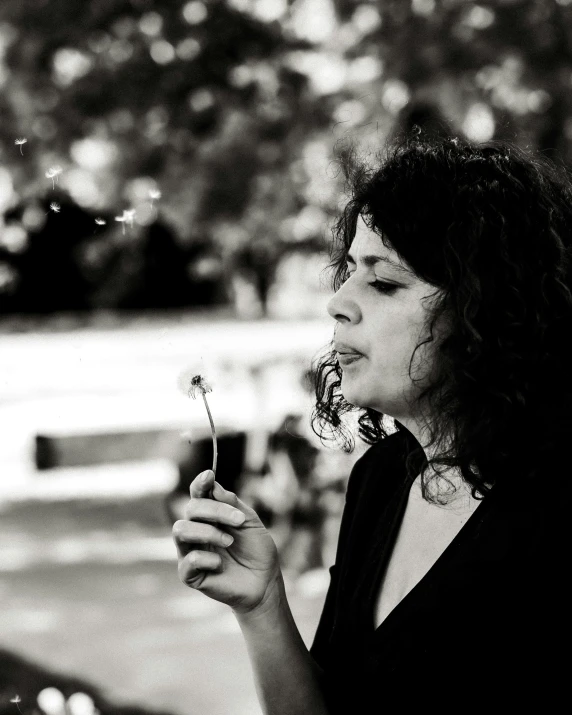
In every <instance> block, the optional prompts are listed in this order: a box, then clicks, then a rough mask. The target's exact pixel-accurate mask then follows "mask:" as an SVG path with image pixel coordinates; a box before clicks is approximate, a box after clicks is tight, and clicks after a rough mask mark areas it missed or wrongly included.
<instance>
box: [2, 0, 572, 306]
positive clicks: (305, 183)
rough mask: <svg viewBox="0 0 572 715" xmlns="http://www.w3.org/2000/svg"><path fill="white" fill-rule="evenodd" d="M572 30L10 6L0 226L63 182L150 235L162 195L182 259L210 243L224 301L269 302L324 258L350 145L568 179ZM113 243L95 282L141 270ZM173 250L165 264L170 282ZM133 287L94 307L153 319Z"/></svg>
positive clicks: (132, 253) (414, 14)
mask: <svg viewBox="0 0 572 715" xmlns="http://www.w3.org/2000/svg"><path fill="white" fill-rule="evenodd" d="M571 30H572V2H570V0H495V2H492V1H491V0H482V1H480V2H474V1H473V0H383V1H382V0H377V1H375V2H365V1H359V0H208V1H206V0H205V1H203V0H188V1H185V0H166V1H165V2H162V3H160V4H159V3H157V2H156V1H155V0H107V2H105V3H101V2H98V1H97V0H89V1H88V2H87V3H82V4H81V5H78V4H77V3H73V2H72V0H51V2H50V3H49V4H48V3H47V0H4V1H3V3H2V4H1V5H0V87H1V88H2V92H1V93H0V119H1V121H0V161H1V162H2V163H3V164H4V166H6V167H8V169H9V172H10V176H9V177H8V178H7V177H6V176H3V175H1V167H0V194H1V193H2V190H3V189H4V192H5V193H6V195H7V196H8V198H4V199H3V200H2V199H0V213H1V212H2V210H3V207H7V209H9V208H10V206H11V204H10V201H12V203H15V202H16V203H17V201H21V202H23V203H24V204H26V205H28V203H30V202H33V201H36V200H37V199H40V200H42V201H43V202H44V203H49V199H50V196H52V195H53V191H54V188H53V181H52V180H50V179H49V178H47V177H46V171H49V169H50V167H54V166H57V165H60V166H61V167H62V173H61V176H59V179H58V184H56V187H57V188H58V189H59V190H60V191H61V192H66V193H67V194H68V196H69V197H70V199H71V200H73V201H74V202H75V203H77V204H78V205H79V206H80V207H81V208H82V209H83V210H85V211H87V212H91V214H92V218H93V217H94V216H96V215H98V214H105V215H106V216H107V215H109V216H110V217H112V216H113V215H116V214H117V213H121V211H122V210H124V209H125V208H126V207H132V208H135V209H136V213H137V216H138V219H137V220H138V221H139V224H140V226H139V227H141V226H149V225H150V224H151V223H152V222H153V220H155V218H156V215H154V214H153V211H154V210H156V209H157V206H155V207H154V208H152V209H150V208H149V191H150V190H157V189H158V188H160V190H161V198H159V199H157V205H160V210H161V217H162V220H163V221H164V222H165V223H166V224H167V225H168V226H169V227H171V228H172V229H173V230H174V232H175V239H176V242H178V245H180V247H181V250H183V252H184V248H185V247H187V248H190V247H191V246H192V245H193V244H195V243H197V242H199V243H202V242H203V241H205V240H206V241H207V242H210V243H212V245H213V261H215V262H216V261H217V260H218V261H219V262H220V266H221V269H222V273H221V274H219V280H220V284H221V285H230V284H231V282H232V276H233V274H234V273H235V272H236V271H237V270H240V271H241V272H242V273H243V274H244V275H249V276H250V280H251V281H252V282H253V284H254V285H255V286H256V287H257V291H258V293H259V298H260V302H261V304H262V305H264V304H265V302H266V295H267V292H268V288H269V285H270V284H271V283H272V280H273V276H274V274H275V268H276V265H277V263H278V262H279V261H280V260H281V256H282V255H283V253H284V251H285V250H287V246H288V244H291V243H292V242H296V241H300V240H306V239H307V238H312V239H319V240H322V242H323V239H324V234H325V231H324V228H325V226H326V225H327V220H328V217H330V216H331V215H333V214H334V213H335V212H336V211H337V210H338V208H339V199H340V191H341V180H342V176H341V175H340V173H339V172H337V170H336V169H335V161H332V160H333V159H334V158H335V152H336V151H342V152H343V149H344V146H345V145H346V143H358V144H360V145H361V146H363V148H364V149H365V150H366V151H367V150H368V149H376V148H378V147H379V146H380V145H381V144H382V143H383V141H384V140H385V138H386V137H387V136H389V135H390V134H391V133H392V132H395V131H397V130H398V129H404V130H406V131H409V130H411V129H412V128H413V127H414V126H415V125H419V126H424V127H425V128H426V129H429V130H430V131H431V132H434V133H437V134H447V133H456V132H457V133H459V132H460V133H462V134H464V135H466V136H467V137H469V138H471V139H474V140H476V141H485V140H487V139H490V138H493V137H494V138H501V139H502V138H509V139H513V140H516V141H518V142H519V143H521V144H524V145H530V146H532V147H533V148H540V149H541V150H542V151H544V152H546V153H547V154H548V155H550V156H552V157H553V158H555V159H561V160H562V161H564V162H570V160H571V151H572V149H571V147H570V138H571V137H572V121H571V120H570V109H571V107H570V103H571V98H570V92H571V89H572V82H571V77H572V50H571V46H570V36H571ZM18 137H20V138H25V139H27V142H26V143H25V144H23V145H15V143H14V142H15V140H16V139H17V138H18ZM10 192H11V193H12V199H10V195H11V194H10ZM139 217H141V219H140V220H139ZM52 218H54V219H55V218H63V214H62V215H61V216H59V217H51V219H52ZM51 219H50V220H51ZM110 220H113V219H112V218H111V219H110ZM320 222H321V223H320ZM320 226H321V227H320ZM0 228H1V227H0ZM26 230H27V229H26ZM112 233H113V232H111V231H108V230H107V229H106V230H102V231H100V232H98V233H97V234H96V236H95V238H94V239H93V241H92V242H91V243H93V244H96V243H97V244H101V247H93V246H91V247H90V248H89V251H88V255H89V256H90V258H91V259H94V256H97V257H98V260H95V264H96V266H97V265H100V264H101V265H106V263H105V258H106V257H107V259H109V260H112V259H113V260H115V261H118V263H117V270H118V271H120V272H121V271H122V270H125V271H129V270H130V271H132V273H133V272H137V271H139V270H144V269H143V265H144V262H145V261H144V259H143V258H142V256H143V255H144V254H145V251H146V250H148V249H143V244H144V243H145V241H146V240H148V239H147V238H145V233H144V231H141V230H132V231H131V242H128V241H126V242H125V245H123V246H122V247H121V248H119V247H118V246H117V245H115V244H116V243H117V241H116V239H115V238H114V239H111V238H110V235H111V234H112ZM114 235H115V234H114ZM164 235H165V240H166V241H167V242H168V240H169V239H167V238H166V234H164ZM9 238H10V241H12V248H10V249H9V250H8V251H7V254H6V255H5V256H4V257H3V256H2V255H0V293H1V294H2V295H3V296H4V298H5V304H6V305H7V304H8V303H9V302H10V301H12V303H13V298H14V296H15V291H17V290H18V285H20V283H21V275H20V273H21V271H22V270H24V268H23V266H24V265H25V266H27V268H26V270H28V268H29V266H30V265H31V264H30V263H26V262H25V261H24V256H25V254H26V253H27V252H28V250H32V249H31V246H32V241H29V242H28V243H26V245H23V246H21V247H20V248H19V249H18V250H17V251H15V250H14V248H13V246H14V245H15V244H16V243H18V240H20V242H21V243H22V241H23V240H24V239H22V238H21V234H20V238H18V234H17V227H16V228H14V227H12V228H11V233H10V235H9ZM137 242H139V243H140V244H141V245H140V246H137V245H135V244H137ZM1 243H2V241H1V240H0V252H1V250H2V246H1ZM24 243H25V241H24ZM65 245H66V244H65V242H63V243H62V250H63V247H64V246H65ZM82 245H83V243H82ZM90 245H91V244H90ZM113 246H115V247H114V248H113ZM69 248H70V249H71V248H72V247H71V244H69ZM74 250H75V249H74ZM170 251H171V253H170ZM172 251H175V252H176V247H174V246H173V245H171V248H170V249H167V248H166V249H165V251H164V252H163V253H162V254H161V255H162V258H159V254H158V253H155V256H156V257H155V258H154V259H153V260H154V261H159V262H161V261H163V260H164V261H165V262H166V263H165V266H164V267H163V268H161V269H160V270H161V271H163V272H166V271H167V266H168V265H172V262H173V256H174V253H173V252H172ZM16 254H17V255H16ZM35 255H39V254H35ZM84 255H85V252H84V250H83V249H82V248H78V249H77V250H76V251H75V253H74V256H76V257H80V258H81V256H84ZM145 255H147V256H149V255H150V254H149V253H147V254H145ZM169 256H170V258H169ZM120 258H121V260H119V259H120ZM69 260H71V262H72V263H73V262H74V261H75V260H76V258H71V259H69ZM98 261H99V263H98ZM61 265H62V266H63V265H65V261H63V259H62V263H61ZM68 265H70V264H69V261H68ZM74 270H75V269H74ZM74 270H72V267H71V265H70V271H71V272H70V280H72V282H73V280H75V279H73V278H71V276H73V275H74ZM81 270H82V271H83V272H84V273H85V272H86V271H87V272H88V273H89V271H90V270H91V269H90V268H89V267H87V268H86V267H85V266H84V267H83V268H82V269H81ZM145 270H146V269H145ZM155 270H156V271H159V268H158V264H157V265H156V269H155ZM173 270H175V269H173ZM80 272H81V271H80ZM189 272H190V275H191V278H192V277H193V276H194V271H193V270H192V269H190V271H188V273H189ZM96 273H97V271H96V270H95V269H94V270H91V274H90V275H91V277H92V280H94V276H95V275H96ZM99 275H103V274H101V273H100V274H99ZM149 275H150V274H149V273H147V282H146V284H147V285H151V282H152V280H151V278H150V277H149ZM60 277H62V276H61V275H60ZM107 278H108V279H109V275H107ZM62 279H63V278H62ZM132 280H134V281H135V282H137V281H139V283H138V285H139V288H138V289H137V291H139V297H138V298H137V299H135V297H134V295H135V294H131V293H129V290H127V286H129V285H134V283H132V282H131V279H129V280H127V281H126V283H125V286H124V288H125V291H124V292H123V293H122V292H121V290H119V291H115V292H114V291H113V290H110V292H109V291H107V292H106V290H105V289H103V288H101V289H97V287H96V286H95V285H93V284H92V288H96V289H95V290H93V291H92V294H91V295H92V298H91V299H90V300H91V301H94V300H95V302H96V303H97V300H99V299H100V298H101V300H103V301H104V302H105V301H107V302H108V303H107V304H108V305H109V307H113V305H119V304H126V303H125V302H123V303H122V302H121V301H127V304H131V305H135V304H137V305H143V303H145V300H144V299H143V297H142V295H141V291H145V290H146V289H145V288H144V287H143V283H142V282H141V281H140V279H139V278H133V279H132ZM153 280H155V279H153ZM176 280H177V281H178V282H179V285H180V286H182V283H181V281H183V278H182V273H181V272H179V278H177V279H176ZM77 285H78V284H76V289H77ZM202 287H203V288H204V285H203V286H202ZM119 288H121V286H119V283H118V289H119ZM76 289H74V290H76ZM133 290H135V288H133ZM173 290H174V291H175V289H174V288H173ZM178 290H179V293H178V295H181V290H182V288H180V289H178ZM175 292H177V291H175ZM72 293H73V291H72ZM223 294H224V291H223V290H221V289H220V287H219V289H218V295H219V297H221V296H222V295H223ZM120 295H121V297H120ZM155 295H156V296H157V295H158V293H157V291H156V292H155ZM165 295H166V294H164V293H162V296H163V297H162V299H164V300H166V297H165ZM188 295H189V300H191V298H190V295H191V292H189V293H188ZM10 296H11V297H10ZM114 296H116V298H114ZM116 299H117V301H118V302H116V303H114V302H113V301H114V300H116ZM179 299H180V298H175V297H173V296H172V297H171V298H170V299H169V301H171V302H172V301H175V302H177V301H178V300H179ZM193 300H194V299H193ZM89 302H90V301H88V303H89ZM90 304H91V303H90ZM53 305H55V303H53Z"/></svg>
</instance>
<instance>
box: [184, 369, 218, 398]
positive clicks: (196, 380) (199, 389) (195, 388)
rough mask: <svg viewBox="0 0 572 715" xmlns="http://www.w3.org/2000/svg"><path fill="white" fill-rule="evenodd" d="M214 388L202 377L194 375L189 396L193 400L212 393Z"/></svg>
mask: <svg viewBox="0 0 572 715" xmlns="http://www.w3.org/2000/svg"><path fill="white" fill-rule="evenodd" d="M212 391H213V390H212V387H211V386H210V385H209V384H208V382H207V381H206V380H205V378H204V377H203V376H202V375H193V377H192V378H191V384H190V385H189V389H188V394H189V396H190V397H192V398H193V400H194V399H195V398H196V397H197V395H200V394H201V393H203V395H204V394H206V393H207V392H212Z"/></svg>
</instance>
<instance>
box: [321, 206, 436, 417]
mask: <svg viewBox="0 0 572 715" xmlns="http://www.w3.org/2000/svg"><path fill="white" fill-rule="evenodd" d="M383 259H389V260H391V261H393V262H394V263H397V264H398V266H399V265H400V264H401V262H400V260H399V257H398V255H397V254H396V253H395V252H394V251H390V250H388V249H387V248H385V246H384V245H383V243H382V242H381V239H380V238H379V236H377V235H376V234H375V233H374V232H373V231H372V230H371V229H369V228H368V227H367V226H366V224H365V223H364V221H363V219H362V218H361V217H360V218H359V219H358V224H357V230H356V234H355V237H354V240H353V241H352V244H351V247H350V250H349V253H348V256H347V261H348V263H347V268H348V275H349V278H347V280H346V281H345V283H344V284H343V285H342V286H341V287H340V289H339V290H338V291H337V293H335V295H334V296H333V297H332V299H331V300H330V302H329V303H328V312H329V314H330V315H331V316H332V318H335V320H336V321H337V325H336V330H335V341H334V342H335V347H336V350H338V351H339V352H340V354H338V359H339V363H340V366H341V368H342V372H343V376H342V383H341V391H342V394H343V395H344V398H345V399H346V400H347V401H348V402H349V403H351V404H353V405H356V406H358V407H362V408H365V407H369V408H372V409H374V410H377V411H379V412H382V413H384V414H386V415H390V416H391V417H394V418H396V419H398V420H399V421H400V422H402V421H406V418H408V417H409V418H411V417H412V415H411V414H410V407H409V405H408V402H410V401H411V400H412V398H413V397H414V396H415V395H416V394H418V392H420V391H421V389H422V388H423V387H425V386H426V382H425V380H424V379H421V380H420V381H419V382H418V383H416V384H414V383H413V382H412V380H411V378H410V377H409V375H408V368H409V362H410V359H411V355H412V353H413V350H414V348H415V346H416V345H417V344H418V343H419V342H421V340H422V339H426V338H427V337H428V332H427V331H428V328H426V327H424V326H425V320H426V319H427V314H428V310H429V309H430V307H431V299H430V298H427V300H425V301H424V300H423V299H424V298H426V297H428V296H429V295H430V294H432V293H435V291H436V289H435V287H434V286H432V285H430V284H428V283H425V282H423V281H421V280H420V279H419V278H417V277H416V276H415V275H414V274H413V273H411V272H407V273H403V272H401V271H400V270H399V267H394V266H392V265H390V264H389V263H387V262H385V261H384V260H383ZM401 266H402V268H405V266H403V265H402V264H401ZM376 281H380V282H381V284H377V285H376V284H375V283H376ZM434 334H435V336H436V337H437V332H436V331H434ZM351 349H353V350H355V351H357V352H359V353H360V354H361V356H359V357H358V356H356V355H355V354H354V355H350V354H346V355H343V354H341V352H344V351H348V350H351ZM434 350H435V343H428V344H427V345H423V346H422V347H421V348H419V350H417V352H416V354H415V360H414V362H413V364H412V366H411V374H412V375H413V377H415V378H416V379H420V378H426V375H427V370H428V367H427V366H426V365H423V367H422V369H419V370H418V369H417V368H418V367H419V366H420V364H421V361H423V363H425V361H426V360H427V359H429V367H432V357H431V356H432V354H433V353H434Z"/></svg>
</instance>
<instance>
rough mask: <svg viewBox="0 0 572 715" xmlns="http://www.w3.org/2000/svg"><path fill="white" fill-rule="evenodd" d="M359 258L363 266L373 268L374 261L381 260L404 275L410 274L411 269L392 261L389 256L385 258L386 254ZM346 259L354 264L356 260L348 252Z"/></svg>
mask: <svg viewBox="0 0 572 715" xmlns="http://www.w3.org/2000/svg"><path fill="white" fill-rule="evenodd" d="M360 260H361V262H362V263H363V264H364V266H367V268H373V266H375V264H376V263H379V262H380V261H381V262H382V263H387V264H388V265H390V266H391V267H392V268H394V269H395V270H396V271H398V272H399V273H402V274H403V275H406V276H411V271H408V270H407V268H404V267H403V266H402V265H400V264H399V263H396V262H395V261H392V260H391V258H387V256H373V255H369V256H362V257H361V259H360ZM346 261H347V262H348V263H353V264H354V266H355V263H356V262H355V260H354V258H353V256H352V255H351V254H350V253H348V254H347V255H346Z"/></svg>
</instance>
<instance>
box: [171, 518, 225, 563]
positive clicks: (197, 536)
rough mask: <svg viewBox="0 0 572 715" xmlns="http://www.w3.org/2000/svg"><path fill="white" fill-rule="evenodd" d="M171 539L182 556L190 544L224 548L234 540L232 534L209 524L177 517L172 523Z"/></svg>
mask: <svg viewBox="0 0 572 715" xmlns="http://www.w3.org/2000/svg"><path fill="white" fill-rule="evenodd" d="M173 539H174V541H175V545H176V547H177V552H178V555H179V556H180V557H184V556H185V555H186V554H187V553H188V551H189V545H190V544H199V545H207V546H217V547H219V548H224V549H226V548H228V547H229V546H230V545H231V544H232V542H233V541H234V537H233V536H231V535H230V534H227V533H225V532H224V531H221V530H220V529H217V528H216V527H215V526H212V525H211V524H203V523H201V522H199V521H186V520H185V519H179V520H178V521H176V522H175V523H174V524H173Z"/></svg>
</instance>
